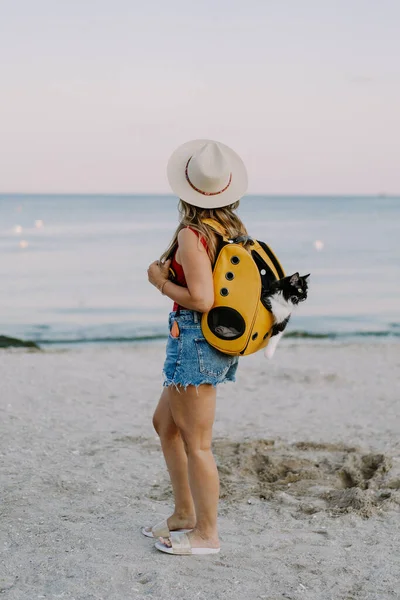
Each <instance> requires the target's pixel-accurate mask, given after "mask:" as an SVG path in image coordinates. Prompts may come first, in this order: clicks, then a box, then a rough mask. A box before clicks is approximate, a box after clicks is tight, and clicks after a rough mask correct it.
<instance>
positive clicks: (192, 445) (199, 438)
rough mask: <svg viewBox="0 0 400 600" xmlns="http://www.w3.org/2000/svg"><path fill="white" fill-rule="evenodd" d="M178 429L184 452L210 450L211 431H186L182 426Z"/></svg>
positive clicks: (197, 452) (191, 452)
mask: <svg viewBox="0 0 400 600" xmlns="http://www.w3.org/2000/svg"><path fill="white" fill-rule="evenodd" d="M179 431H180V435H181V438H182V440H183V444H184V446H185V450H186V454H188V455H189V454H192V455H194V454H199V453H202V452H207V451H209V450H211V431H204V432H199V431H188V430H187V429H185V428H182V427H181V428H180V429H179Z"/></svg>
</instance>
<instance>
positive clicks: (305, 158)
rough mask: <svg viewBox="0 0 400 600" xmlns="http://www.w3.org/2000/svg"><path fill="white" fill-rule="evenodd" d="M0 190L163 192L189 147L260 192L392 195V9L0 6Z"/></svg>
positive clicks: (396, 121)
mask: <svg viewBox="0 0 400 600" xmlns="http://www.w3.org/2000/svg"><path fill="white" fill-rule="evenodd" d="M0 56H1V61H0V193H1V192H3V193H13V192H25V193H34V192H36V193H42V192H43V193H44V192H47V193H56V192H60V193H74V192H76V193H84V192H88V193H164V192H169V187H168V182H167V178H166V163H167V160H168V158H169V156H170V154H171V153H172V152H173V150H174V149H175V148H176V147H177V146H178V145H179V144H181V143H183V142H186V141H188V140H190V139H196V138H208V139H214V140H217V141H221V142H223V143H225V144H227V145H229V146H231V147H232V148H233V149H234V150H235V151H236V152H238V154H240V155H241V156H242V158H243V160H244V161H245V163H246V166H247V169H248V172H249V192H250V193H262V194H376V193H387V194H400V2H399V0H380V1H379V2H377V1H376V0H330V1H329V0H247V1H244V0H241V1H237V0H219V1H218V0H202V1H201V2H187V0H186V1H183V0H168V1H166V0H147V1H146V2H144V1H141V2H138V0H79V1H77V0H68V2H62V1H61V0H35V1H34V2H33V1H32V0H0Z"/></svg>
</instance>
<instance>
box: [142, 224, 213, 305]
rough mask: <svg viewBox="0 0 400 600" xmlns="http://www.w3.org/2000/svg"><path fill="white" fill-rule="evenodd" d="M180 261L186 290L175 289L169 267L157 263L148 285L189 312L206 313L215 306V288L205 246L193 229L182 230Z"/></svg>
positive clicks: (179, 242)
mask: <svg viewBox="0 0 400 600" xmlns="http://www.w3.org/2000/svg"><path fill="white" fill-rule="evenodd" d="M178 244H179V258H180V261H181V264H182V268H183V272H184V274H185V278H186V283H187V286H188V287H187V288H184V287H181V286H180V285H176V284H175V283H173V282H172V281H169V279H168V267H169V264H168V265H167V264H165V265H158V263H157V262H155V263H153V264H151V265H150V267H149V269H148V275H149V281H150V283H152V284H153V285H155V286H156V287H157V288H158V289H160V290H161V289H162V292H163V294H165V295H166V296H168V297H169V298H171V300H173V301H174V302H177V303H178V304H179V305H180V306H183V307H184V308H188V309H189V310H197V311H199V312H207V311H208V310H210V308H211V307H212V305H213V304H214V284H213V277H212V268H211V261H210V259H209V257H208V254H207V251H206V250H205V248H204V246H203V244H201V243H199V238H198V237H197V235H196V234H195V233H194V232H193V231H191V230H190V229H187V228H186V229H182V230H181V231H180V232H179V234H178Z"/></svg>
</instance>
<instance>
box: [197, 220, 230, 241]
mask: <svg viewBox="0 0 400 600" xmlns="http://www.w3.org/2000/svg"><path fill="white" fill-rule="evenodd" d="M202 222H203V223H205V225H208V226H209V227H211V229H214V231H215V232H216V233H218V234H219V235H220V236H221V237H222V239H223V240H224V242H227V241H228V237H227V235H226V231H225V228H224V227H223V226H222V225H221V224H220V223H218V221H216V220H215V219H203V220H202Z"/></svg>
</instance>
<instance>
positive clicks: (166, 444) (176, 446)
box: [153, 388, 196, 531]
mask: <svg viewBox="0 0 400 600" xmlns="http://www.w3.org/2000/svg"><path fill="white" fill-rule="evenodd" d="M170 394H171V388H164V391H163V393H162V394H161V398H160V401H159V403H158V405H157V408H156V410H155V412H154V416H153V425H154V429H155V430H156V431H157V433H158V435H159V437H160V441H161V447H162V451H163V454H164V458H165V462H166V464H167V468H168V472H169V475H170V478H171V484H172V489H173V493H174V499H175V510H174V513H173V515H172V516H171V517H169V519H168V527H169V529H170V531H173V530H175V529H192V528H193V527H194V526H195V524H196V516H195V508H194V504H193V498H192V494H191V491H190V487H189V480H188V460H187V455H186V452H185V448H184V445H183V441H182V437H181V434H180V431H179V429H178V427H177V426H176V424H175V422H174V420H173V417H172V413H171V409H170V400H169V398H170Z"/></svg>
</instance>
